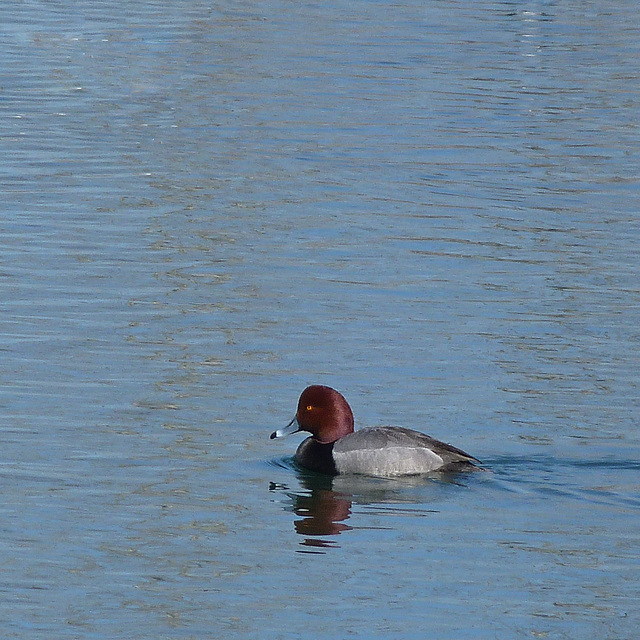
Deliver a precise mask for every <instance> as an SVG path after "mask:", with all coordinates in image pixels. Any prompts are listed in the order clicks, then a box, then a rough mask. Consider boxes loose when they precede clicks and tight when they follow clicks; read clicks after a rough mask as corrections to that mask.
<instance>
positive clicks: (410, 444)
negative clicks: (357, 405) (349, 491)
mask: <svg viewBox="0 0 640 640" xmlns="http://www.w3.org/2000/svg"><path fill="white" fill-rule="evenodd" d="M296 431H309V432H310V433H311V434H312V435H311V437H310V438H307V439H306V440H304V441H303V442H302V443H301V444H300V446H299V447H298V450H297V451H296V455H295V459H296V462H297V463H298V464H299V465H300V466H302V467H305V468H306V469H310V470H312V471H319V472H321V473H329V474H334V475H335V474H347V473H359V474H366V475H371V476H402V475H411V474H420V473H430V472H432V471H461V470H465V469H474V468H476V466H475V464H474V462H477V460H476V459H475V458H474V457H473V456H471V455H469V454H468V453H465V452H464V451H462V450H461V449H457V448H456V447H453V446H451V445H449V444H446V443H444V442H440V441H439V440H436V439H434V438H431V437H430V436H427V435H425V434H424V433H420V432H419V431H414V430H413V429H405V428H402V427H370V428H366V429H360V430H358V431H354V430H353V413H352V412H351V408H350V407H349V404H348V403H347V401H346V400H345V399H344V397H343V396H342V395H341V394H340V393H338V392H337V391H335V390H334V389H331V388H330V387H324V386H321V385H314V386H311V387H307V389H305V390H304V391H303V392H302V395H301V396H300V401H299V402H298V411H297V412H296V417H295V418H294V419H293V420H292V421H291V423H290V424H289V425H288V427H286V428H285V429H282V430H279V431H276V432H274V433H272V434H271V437H272V438H278V437H282V436H285V435H287V434H288V433H293V432H296Z"/></svg>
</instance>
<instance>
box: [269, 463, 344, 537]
mask: <svg viewBox="0 0 640 640" xmlns="http://www.w3.org/2000/svg"><path fill="white" fill-rule="evenodd" d="M297 475H298V479H299V480H300V489H301V491H295V492H293V491H290V490H289V489H288V487H286V486H285V485H278V484H276V483H273V482H272V483H271V485H270V487H269V488H270V490H271V491H278V490H281V491H284V492H285V493H286V495H287V497H288V498H289V499H290V500H291V505H290V507H289V508H288V510H291V511H293V513H295V514H296V515H297V516H299V518H297V519H296V520H294V523H293V526H294V528H295V531H296V533H298V534H299V535H301V536H303V537H304V540H303V542H301V543H300V544H302V545H303V546H305V547H316V548H318V547H320V548H322V547H335V546H337V545H336V543H335V542H334V541H331V540H325V539H322V536H335V535H339V534H341V533H343V532H344V531H350V530H351V529H352V527H350V526H349V525H348V524H346V523H345V521H346V520H348V519H349V516H350V515H351V504H352V496H351V495H349V494H348V493H342V492H339V491H334V490H333V486H332V485H333V478H332V477H331V476H326V475H322V474H316V473H298V474H297Z"/></svg>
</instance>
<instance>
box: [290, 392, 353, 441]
mask: <svg viewBox="0 0 640 640" xmlns="http://www.w3.org/2000/svg"><path fill="white" fill-rule="evenodd" d="M296 420H297V422H298V426H299V428H300V430H302V431H308V432H309V433H311V435H312V436H313V437H314V438H315V439H316V440H317V441H318V442H321V443H323V444H328V443H330V442H335V441H336V440H338V439H339V438H342V437H343V436H346V435H347V434H348V433H353V412H352V411H351V407H350V406H349V403H348V402H347V401H346V400H345V399H344V396H343V395H342V394H341V393H339V392H338V391H336V390H335V389H332V388H331V387H325V386H323V385H320V384H314V385H312V386H310V387H307V388H306V389H305V390H304V391H303V392H302V395H301V396H300V400H298V411H297V412H296Z"/></svg>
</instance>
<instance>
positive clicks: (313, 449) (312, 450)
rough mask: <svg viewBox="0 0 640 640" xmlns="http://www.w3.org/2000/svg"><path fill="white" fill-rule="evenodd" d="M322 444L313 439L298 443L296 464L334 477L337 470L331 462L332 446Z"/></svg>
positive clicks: (330, 444)
mask: <svg viewBox="0 0 640 640" xmlns="http://www.w3.org/2000/svg"><path fill="white" fill-rule="evenodd" d="M334 444H335V443H334V442H331V443H329V444H322V443H320V442H318V441H317V440H314V439H313V438H307V439H306V440H303V441H302V442H301V443H300V446H299V447H298V450H297V451H296V462H297V463H298V464H299V465H300V466H301V467H304V468H305V469H309V470H310V471H317V472H318V473H328V474H331V475H334V476H335V475H336V474H337V473H338V470H337V469H336V464H335V462H334V461H333V445H334Z"/></svg>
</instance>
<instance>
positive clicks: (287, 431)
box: [270, 416, 300, 440]
mask: <svg viewBox="0 0 640 640" xmlns="http://www.w3.org/2000/svg"><path fill="white" fill-rule="evenodd" d="M298 431H300V425H299V424H298V416H295V417H294V418H293V420H292V421H291V422H290V423H289V424H288V425H287V426H286V427H284V429H278V430H277V431H274V432H273V433H272V434H271V436H270V438H271V439H272V440H273V439H274V438H284V437H285V436H289V435H291V434H292V433H297V432H298Z"/></svg>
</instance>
